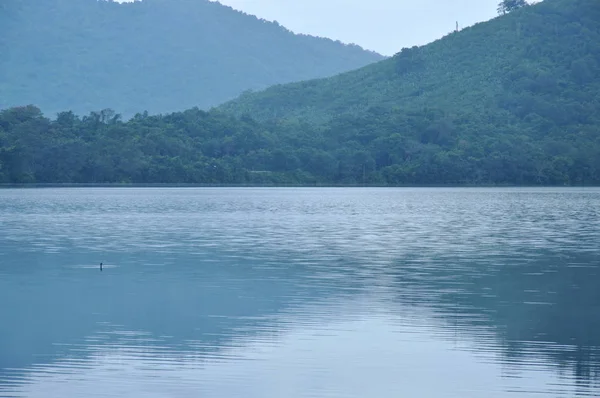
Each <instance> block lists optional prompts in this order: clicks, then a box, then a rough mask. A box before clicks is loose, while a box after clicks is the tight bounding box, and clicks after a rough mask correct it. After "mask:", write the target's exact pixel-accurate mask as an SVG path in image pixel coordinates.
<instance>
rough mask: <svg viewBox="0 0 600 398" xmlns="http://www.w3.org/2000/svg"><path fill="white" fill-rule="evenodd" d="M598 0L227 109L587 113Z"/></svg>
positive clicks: (502, 23) (275, 113)
mask: <svg viewBox="0 0 600 398" xmlns="http://www.w3.org/2000/svg"><path fill="white" fill-rule="evenodd" d="M599 77H600V2H598V1H597V0H546V1H544V2H542V3H538V4H536V5H533V6H529V7H526V8H524V9H520V10H517V11H514V12H512V13H510V14H508V15H505V16H502V17H499V18H496V19H494V20H492V21H490V22H486V23H481V24H478V25H476V26H474V27H471V28H467V29H464V30H462V31H460V32H457V33H452V34H449V35H448V36H446V37H444V38H443V39H441V40H439V41H437V42H434V43H432V44H430V45H427V46H424V47H420V48H417V47H413V48H411V49H403V50H402V51H400V52H399V53H398V54H396V56H394V57H393V58H391V59H388V60H385V61H383V62H380V63H377V64H373V65H370V66H367V67H365V68H362V69H360V70H356V71H352V72H348V73H345V74H341V75H339V76H335V77H332V78H328V79H320V80H312V81H307V82H300V83H293V84H288V85H282V86H276V87H272V88H269V89H268V90H266V91H263V92H260V93H251V94H247V95H243V96H241V97H240V98H238V99H236V100H234V101H231V102H229V103H226V104H224V105H223V106H221V107H220V109H221V110H224V111H230V112H234V113H236V114H239V115H241V114H244V113H247V114H250V115H252V116H253V117H256V118H259V119H271V118H283V117H302V118H304V120H312V121H324V120H328V119H330V118H332V117H335V116H339V115H340V114H353V115H356V114H361V113H364V112H365V111H366V110H368V109H369V108H373V107H385V108H388V109H393V108H398V109H402V110H405V111H406V110H421V109H423V108H425V107H427V108H437V109H441V110H444V111H446V112H463V111H465V110H469V111H471V112H493V113H494V114H495V115H496V116H498V117H509V116H510V115H511V114H514V115H516V116H518V117H525V116H527V115H531V116H530V117H536V118H537V117H541V118H547V119H549V120H550V121H551V122H557V123H564V122H565V119H570V120H583V119H585V118H586V117H588V116H589V115H590V113H591V112H592V111H594V110H597V109H598V103H599V101H600V98H599V93H600V79H599Z"/></svg>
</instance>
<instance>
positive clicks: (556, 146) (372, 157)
mask: <svg viewBox="0 0 600 398" xmlns="http://www.w3.org/2000/svg"><path fill="white" fill-rule="evenodd" d="M475 116H477V117H475ZM494 117H495V116H494V115H489V114H482V115H472V116H471V117H468V118H461V119H449V118H448V116H447V115H445V114H443V113H440V112H439V111H435V110H423V111H420V112H413V113H406V112H400V111H386V110H383V109H373V110H371V111H370V112H369V113H368V114H366V115H363V116H357V117H350V116H343V117H339V118H335V119H333V120H331V121H330V122H328V123H326V124H324V125H322V126H318V127H315V126H313V125H310V124H307V123H302V122H293V121H279V122H269V123H259V122H256V121H254V120H253V119H251V118H249V117H241V118H239V119H237V118H235V117H233V116H230V115H226V114H220V113H217V112H204V111H202V110H199V109H197V108H196V109H190V110H187V111H185V112H179V113H172V114H167V115H158V116H149V115H147V114H137V115H136V116H135V117H133V118H132V119H131V120H129V121H127V122H123V121H121V120H120V118H119V115H116V114H115V113H114V112H112V111H110V110H105V111H101V112H93V113H91V114H90V115H88V116H85V117H83V118H79V117H77V116H76V115H74V114H73V113H72V112H63V113H60V114H59V115H58V117H57V118H56V119H55V120H50V119H48V118H46V117H44V116H43V115H42V113H41V111H40V110H39V109H38V108H36V107H33V106H28V107H20V108H12V109H9V110H5V111H3V112H1V113H0V182H3V183H33V182H37V183H62V182H71V183H218V184H305V185H313V184H347V185H362V184H365V185H404V184H411V185H415V184H529V185H564V184H583V185H587V184H600V134H598V129H597V128H596V127H593V126H590V127H589V128H585V129H581V130H573V131H563V132H562V133H560V134H558V133H549V134H543V133H541V134H540V133H538V130H537V128H538V127H539V126H538V125H537V124H535V120H534V121H533V122H534V123H532V125H531V127H530V128H529V129H528V130H523V129H522V127H521V126H510V125H506V124H505V123H504V121H503V120H502V119H500V118H497V119H494ZM482 129H483V130H484V133H481V130H482Z"/></svg>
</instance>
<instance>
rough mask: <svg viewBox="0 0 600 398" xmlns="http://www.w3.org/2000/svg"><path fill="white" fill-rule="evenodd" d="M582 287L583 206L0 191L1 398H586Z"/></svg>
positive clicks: (469, 194) (597, 331) (342, 192)
mask: <svg viewBox="0 0 600 398" xmlns="http://www.w3.org/2000/svg"><path fill="white" fill-rule="evenodd" d="M100 262H103V263H104V264H105V265H104V270H103V271H102V272H100V270H99V263H100ZM599 271H600V190H598V189H220V188H219V189H141V188H140V189H137V188H129V189H117V188H112V189H100V188H97V189H87V188H86V189H83V188H81V189H15V190H13V189H4V190H0V396H1V397H44V398H47V397H50V398H53V397H57V398H58V397H60V398H62V397H101V396H104V397H111V396H124V397H125V396H126V397H133V398H138V397H139V398H146V397H246V398H254V397H256V398H263V397H264V398H270V397H273V398H275V397H278V398H279V397H286V398H290V397H292V398H294V397H361V398H362V397H432V398H433V397H435V398H440V397H457V398H458V397H460V398H468V397H574V396H596V397H597V396H600V288H599V287H600V272H599Z"/></svg>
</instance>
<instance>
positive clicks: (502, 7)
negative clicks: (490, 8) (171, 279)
mask: <svg viewBox="0 0 600 398" xmlns="http://www.w3.org/2000/svg"><path fill="white" fill-rule="evenodd" d="M528 5H529V4H528V3H527V2H526V1H525V0H502V2H500V4H498V14H502V15H504V14H507V13H509V12H512V11H515V10H517V9H519V8H523V7H527V6H528Z"/></svg>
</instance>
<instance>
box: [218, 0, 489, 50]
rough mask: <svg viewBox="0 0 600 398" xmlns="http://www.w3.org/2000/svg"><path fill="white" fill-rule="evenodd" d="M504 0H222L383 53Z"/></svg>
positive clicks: (484, 14) (479, 16)
mask: <svg viewBox="0 0 600 398" xmlns="http://www.w3.org/2000/svg"><path fill="white" fill-rule="evenodd" d="M499 1H500V0H453V1H450V0H220V3H222V4H226V5H228V6H231V7H233V8H235V9H238V10H242V11H245V12H247V13H249V14H254V15H256V16H258V17H260V18H264V19H267V20H271V21H272V20H276V21H278V22H279V23H280V24H281V25H283V26H285V27H286V28H288V29H290V30H292V31H294V32H296V33H307V34H311V35H316V36H323V37H329V38H331V39H334V40H340V41H343V42H345V43H356V44H358V45H360V46H362V47H365V48H367V49H370V50H375V51H377V52H380V53H382V54H385V55H392V54H394V53H396V52H398V51H399V50H400V49H401V48H402V47H410V46H413V45H421V44H426V43H429V42H431V41H433V40H435V39H437V38H440V37H442V36H443V35H445V34H447V33H449V32H451V31H452V30H454V28H455V26H456V21H458V23H459V26H461V27H465V26H469V25H472V24H474V23H476V22H480V21H486V20H488V19H491V18H493V17H495V16H496V15H497V13H496V8H497V5H498V3H499Z"/></svg>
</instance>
